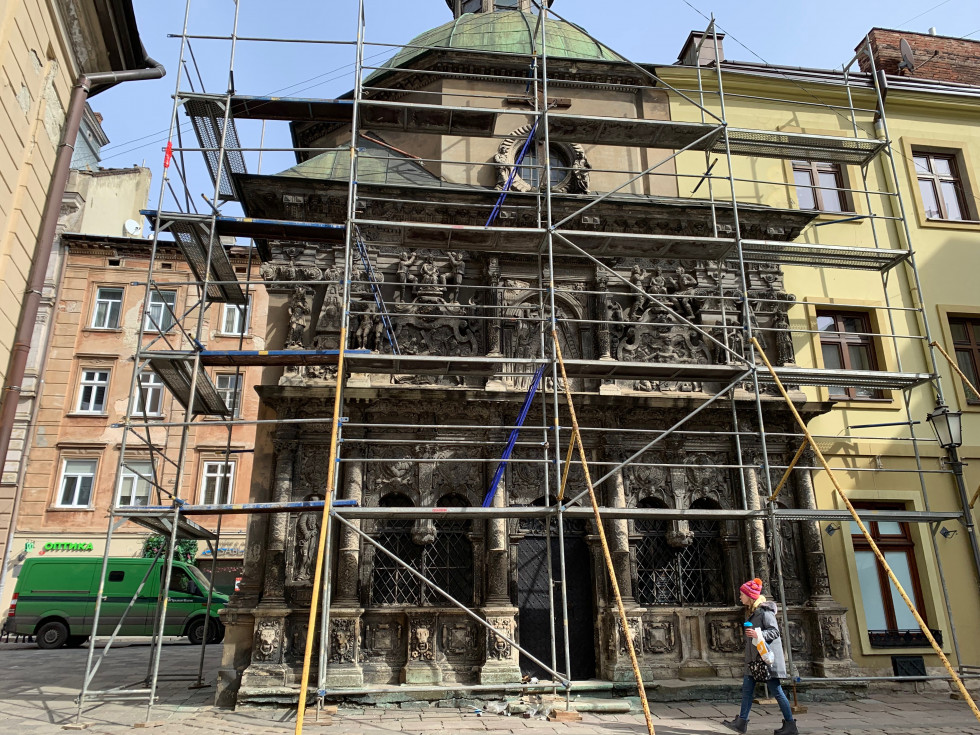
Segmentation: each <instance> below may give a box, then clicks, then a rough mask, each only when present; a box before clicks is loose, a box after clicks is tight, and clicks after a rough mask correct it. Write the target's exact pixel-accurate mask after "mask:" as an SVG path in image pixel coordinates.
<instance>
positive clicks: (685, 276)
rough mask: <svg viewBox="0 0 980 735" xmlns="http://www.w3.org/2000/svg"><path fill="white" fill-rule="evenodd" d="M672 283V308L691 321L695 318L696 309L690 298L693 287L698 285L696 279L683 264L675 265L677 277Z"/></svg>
mask: <svg viewBox="0 0 980 735" xmlns="http://www.w3.org/2000/svg"><path fill="white" fill-rule="evenodd" d="M673 285H674V289H675V290H674V298H673V299H672V301H673V302H674V310H675V311H677V313H679V314H680V315H681V316H684V317H687V318H688V319H690V320H691V321H696V320H697V311H696V310H695V308H694V299H693V298H692V296H693V292H694V289H696V288H697V286H698V279H696V278H695V277H694V276H692V275H690V274H689V273H688V272H687V271H686V270H685V269H684V266H681V265H679V266H677V277H676V278H675V279H674V280H673Z"/></svg>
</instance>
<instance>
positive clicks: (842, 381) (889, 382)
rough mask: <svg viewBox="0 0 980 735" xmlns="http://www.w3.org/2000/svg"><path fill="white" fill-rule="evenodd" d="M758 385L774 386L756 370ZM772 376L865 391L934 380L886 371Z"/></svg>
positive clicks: (801, 371) (784, 370) (790, 370)
mask: <svg viewBox="0 0 980 735" xmlns="http://www.w3.org/2000/svg"><path fill="white" fill-rule="evenodd" d="M758 373H759V382H760V383H765V384H774V382H775V381H774V380H773V379H772V376H771V375H770V374H769V372H768V371H767V370H765V369H764V368H760V369H759V371H758ZM776 374H777V375H778V376H779V379H780V380H781V381H782V382H783V383H784V384H789V385H809V386H835V387H840V388H869V389H872V390H908V389H909V388H914V387H915V386H917V385H922V384H923V383H928V382H929V381H930V380H935V379H936V377H937V376H935V375H933V374H932V373H899V372H889V371H886V370H825V369H821V368H801V367H787V366H783V367H778V368H776Z"/></svg>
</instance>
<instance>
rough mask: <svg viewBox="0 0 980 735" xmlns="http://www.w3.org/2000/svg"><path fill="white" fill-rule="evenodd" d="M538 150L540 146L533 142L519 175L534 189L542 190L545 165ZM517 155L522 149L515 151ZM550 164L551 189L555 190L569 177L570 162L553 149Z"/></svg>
mask: <svg viewBox="0 0 980 735" xmlns="http://www.w3.org/2000/svg"><path fill="white" fill-rule="evenodd" d="M522 145H523V144H522ZM537 149H538V146H537V145H535V144H534V143H533V142H532V143H531V145H530V146H528V149H527V151H526V152H525V153H524V159H523V160H522V161H521V165H520V166H519V167H518V169H517V175H518V176H520V177H521V178H522V179H523V180H524V181H525V183H527V185H528V186H530V187H531V188H532V189H538V188H540V187H541V185H542V181H543V180H544V163H543V162H542V161H541V159H540V158H539V156H538V150H537ZM515 154H516V155H520V148H517V149H515ZM548 163H549V165H550V166H551V169H550V170H551V188H553V189H554V188H557V187H558V186H559V185H560V184H561V183H562V182H563V181H564V180H565V178H566V177H567V176H568V173H569V171H568V161H567V160H565V157H564V156H563V155H562V154H561V153H559V152H558V151H557V150H555V149H554V148H552V149H551V155H550V156H549V157H548Z"/></svg>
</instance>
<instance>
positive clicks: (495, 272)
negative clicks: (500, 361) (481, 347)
mask: <svg viewBox="0 0 980 735" xmlns="http://www.w3.org/2000/svg"><path fill="white" fill-rule="evenodd" d="M487 281H488V284H489V285H490V287H491V291H490V294H489V295H488V296H487V304H488V306H489V307H490V310H489V311H490V313H489V314H488V316H490V319H489V321H488V322H487V354H488V355H490V356H493V357H499V356H500V355H501V351H500V330H501V326H500V316H501V314H500V305H501V303H503V295H502V294H501V292H500V289H499V288H498V287H499V286H500V261H499V260H497V258H491V259H490V261H489V262H488V263H487Z"/></svg>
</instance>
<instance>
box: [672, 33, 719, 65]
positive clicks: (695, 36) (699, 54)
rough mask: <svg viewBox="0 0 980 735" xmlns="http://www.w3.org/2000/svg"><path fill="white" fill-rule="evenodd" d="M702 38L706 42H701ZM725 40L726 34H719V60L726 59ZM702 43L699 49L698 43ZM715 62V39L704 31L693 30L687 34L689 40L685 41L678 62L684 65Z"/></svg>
mask: <svg viewBox="0 0 980 735" xmlns="http://www.w3.org/2000/svg"><path fill="white" fill-rule="evenodd" d="M701 39H704V43H701ZM724 40H725V34H724V33H719V34H718V56H719V59H718V60H719V61H724V60H725V47H724V46H723V45H722V44H723V42H724ZM699 43H700V44H701V48H700V49H698V48H697V46H698V44H699ZM714 62H715V39H714V38H713V37H712V36H710V35H707V34H705V33H704V32H703V31H691V32H690V34H688V36H687V40H686V41H685V42H684V48H682V49H681V52H680V54H679V55H678V57H677V63H678V64H680V65H682V66H711V65H712V64H714Z"/></svg>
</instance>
